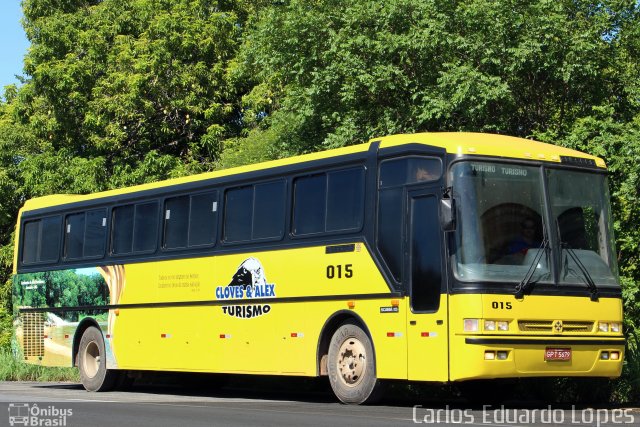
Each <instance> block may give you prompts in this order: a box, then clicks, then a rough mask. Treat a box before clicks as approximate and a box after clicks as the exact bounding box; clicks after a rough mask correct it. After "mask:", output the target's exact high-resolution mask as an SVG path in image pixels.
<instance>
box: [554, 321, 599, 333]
mask: <svg viewBox="0 0 640 427" xmlns="http://www.w3.org/2000/svg"><path fill="white" fill-rule="evenodd" d="M593 323H594V322H572V321H567V322H564V324H563V325H562V326H563V329H564V331H565V332H591V331H592V330H593Z"/></svg>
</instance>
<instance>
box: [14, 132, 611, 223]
mask: <svg viewBox="0 0 640 427" xmlns="http://www.w3.org/2000/svg"><path fill="white" fill-rule="evenodd" d="M374 141H380V148H381V149H383V148H388V147H395V146H399V145H403V144H410V143H417V144H425V145H430V146H433V147H439V148H443V149H444V150H445V151H446V152H447V153H449V154H458V155H477V156H492V157H503V158H513V159H523V160H538V161H548V162H555V163H559V162H560V156H571V157H580V158H584V159H591V160H594V161H595V162H596V165H597V166H599V167H602V168H604V167H605V163H604V161H603V160H602V159H600V158H598V157H595V156H591V155H588V154H585V153H582V152H580V151H576V150H571V149H568V148H563V147H559V146H556V145H552V144H546V143H543V142H538V141H533V140H530V139H524V138H516V137H511V136H504V135H495V134H486V133H468V132H433V133H431V132H430V133H415V134H399V135H390V136H385V137H381V138H373V139H371V140H370V141H369V142H367V143H363V144H358V145H352V146H349V147H343V148H337V149H332V150H326V151H320V152H317V153H311V154H304V155H301V156H294V157H288V158H284V159H279V160H272V161H268V162H263V163H257V164H251V165H246V166H240V167H235V168H230V169H222V170H217V171H213V172H206V173H202V174H197V175H190V176H186V177H182V178H174V179H169V180H164V181H158V182H153V183H149V184H142V185H136V186H132V187H126V188H121V189H116V190H108V191H103V192H99V193H92V194H87V195H68V194H54V195H50V196H43V197H37V198H33V199H30V200H28V201H27V202H26V203H25V205H24V207H23V208H22V211H29V210H34V209H40V208H45V207H50V206H56V205H63V204H67V203H74V202H81V201H85V200H92V199H99V198H103V197H109V196H116V195H121V194H129V193H135V192H138V191H144V190H151V189H155V188H162V187H165V186H169V185H178V184H186V183H190V182H197V181H201V180H206V179H212V178H218V177H223V176H228V175H234V174H240V173H243V172H252V171H258V170H266V169H270V168H275V167H278V166H285V165H289V164H291V163H292V162H296V163H299V162H307V161H312V160H319V159H325V158H329V157H334V156H339V155H344V154H353V153H360V152H363V151H366V150H368V148H369V145H370V144H371V143H372V142H374Z"/></svg>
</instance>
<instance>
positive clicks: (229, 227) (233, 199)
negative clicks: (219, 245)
mask: <svg viewBox="0 0 640 427" xmlns="http://www.w3.org/2000/svg"><path fill="white" fill-rule="evenodd" d="M285 194H286V186H285V181H284V180H281V181H274V182H267V183H263V184H256V185H253V186H247V187H240V188H234V189H230V190H227V192H226V198H225V215H224V236H225V241H226V242H243V241H249V240H263V239H276V238H281V237H282V235H283V233H284V215H285V213H284V209H285Z"/></svg>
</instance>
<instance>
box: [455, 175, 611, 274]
mask: <svg viewBox="0 0 640 427" xmlns="http://www.w3.org/2000/svg"><path fill="white" fill-rule="evenodd" d="M452 171H453V190H454V197H455V198H456V202H457V213H458V226H457V229H456V249H455V256H454V260H455V267H456V275H457V276H458V278H459V279H460V280H462V281H497V282H501V281H502V282H511V283H513V282H516V283H518V282H520V281H521V280H522V279H523V277H525V276H526V275H527V272H528V271H529V269H530V267H531V268H533V274H532V275H531V281H532V282H536V283H552V282H553V281H554V276H553V275H552V274H551V273H552V272H551V268H552V262H551V260H552V256H555V257H556V258H555V259H556V260H557V264H556V265H560V266H561V267H560V268H561V271H560V275H559V276H560V282H561V283H562V284H570V285H580V286H584V284H585V283H587V282H588V280H589V279H588V278H585V277H584V276H585V274H584V270H585V269H584V268H582V267H581V266H579V265H578V264H579V263H582V264H584V265H585V267H586V270H587V273H588V274H589V275H590V276H592V279H593V280H594V281H595V283H596V284H597V285H598V286H601V285H604V286H617V283H618V281H617V268H616V265H615V257H614V256H612V250H611V248H612V247H613V245H612V240H611V235H612V234H611V230H610V227H611V224H610V214H609V210H608V192H607V185H606V178H605V177H604V176H603V175H599V174H593V173H588V172H575V171H567V170H559V169H548V170H547V172H546V175H545V176H542V168H540V167H535V166H523V165H510V164H506V163H489V162H460V163H457V164H455V165H454V166H453V169H452ZM543 179H548V189H549V193H550V200H551V210H552V212H553V217H552V221H553V222H554V223H553V224H551V226H549V225H548V224H546V223H545V215H544V212H545V209H546V208H545V194H544V191H543ZM550 233H556V235H557V236H558V237H557V238H555V239H553V241H555V242H562V245H563V247H564V249H563V250H562V251H561V250H560V248H559V247H556V248H552V247H551V246H549V247H548V249H545V248H543V246H544V245H543V242H544V240H545V238H548V237H549V236H550ZM556 246H558V245H556ZM568 251H571V253H569V252H568ZM534 264H535V265H534Z"/></svg>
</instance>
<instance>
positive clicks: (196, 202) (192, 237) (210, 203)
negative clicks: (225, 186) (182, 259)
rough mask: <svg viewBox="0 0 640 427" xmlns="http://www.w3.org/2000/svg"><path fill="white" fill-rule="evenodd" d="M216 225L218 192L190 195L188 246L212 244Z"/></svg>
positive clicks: (214, 238)
mask: <svg viewBox="0 0 640 427" xmlns="http://www.w3.org/2000/svg"><path fill="white" fill-rule="evenodd" d="M217 225H218V193H217V192H212V193H204V194H196V195H195V196H191V215H190V220H189V246H190V247H192V246H204V245H212V244H214V243H215V242H216V230H217Z"/></svg>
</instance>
